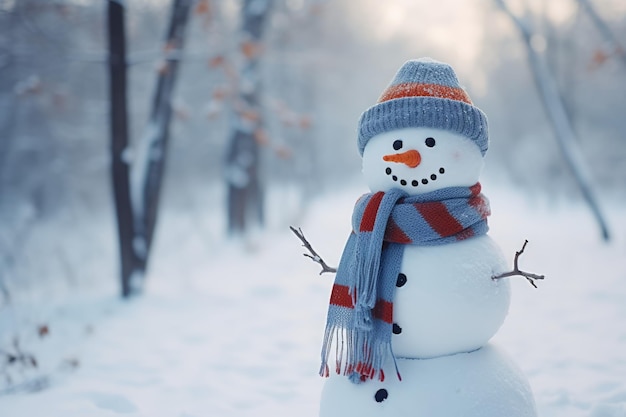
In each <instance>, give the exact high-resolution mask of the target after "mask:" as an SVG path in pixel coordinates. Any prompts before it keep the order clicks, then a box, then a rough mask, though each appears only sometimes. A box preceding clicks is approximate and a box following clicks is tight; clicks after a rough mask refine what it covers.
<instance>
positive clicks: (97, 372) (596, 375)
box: [0, 186, 626, 417]
mask: <svg viewBox="0 0 626 417" xmlns="http://www.w3.org/2000/svg"><path fill="white" fill-rule="evenodd" d="M484 190H485V193H486V194H487V195H488V196H489V197H490V199H491V203H492V210H493V213H494V215H493V216H492V218H491V221H490V225H491V232H490V233H491V235H492V236H493V237H494V239H495V240H496V241H497V242H498V243H500V245H501V247H502V249H503V251H504V252H505V254H506V255H507V257H508V258H509V259H510V260H511V262H512V259H513V255H514V252H515V250H518V249H519V248H520V246H521V244H522V243H523V241H524V239H528V240H529V241H530V243H529V245H528V247H527V250H526V253H525V254H524V255H523V256H522V257H521V259H520V266H521V267H522V268H523V269H527V270H530V271H532V272H538V273H543V274H545V275H546V276H547V279H546V280H545V281H544V282H541V283H539V288H538V289H533V288H532V287H531V286H530V285H528V284H527V283H526V282H525V280H524V279H522V278H513V280H514V282H513V303H512V306H511V310H510V313H509V316H508V318H507V320H506V322H505V324H504V326H503V327H502V329H501V330H500V332H499V333H498V334H497V335H496V336H495V337H494V340H493V342H494V343H496V344H498V345H499V346H500V347H502V348H503V349H505V350H506V351H507V352H508V353H509V354H510V356H511V357H512V358H513V359H515V361H516V362H517V363H518V365H519V366H520V367H521V368H522V369H523V370H524V372H525V373H526V375H527V376H528V378H529V381H530V384H531V386H532V388H533V391H534V393H535V397H536V401H537V405H538V410H539V413H540V416H543V417H566V416H567V417H583V416H585V417H625V416H626V302H625V300H626V268H625V264H624V260H625V259H626V257H625V255H626V253H625V252H626V216H625V215H624V212H623V209H621V208H620V207H619V205H618V204H614V205H612V206H610V207H608V210H607V211H608V212H609V219H610V223H611V226H612V228H613V231H614V235H615V236H614V240H613V242H612V243H610V244H606V243H603V242H601V241H600V239H599V237H598V235H599V234H598V233H597V231H596V229H595V225H594V223H593V221H592V219H591V217H590V215H589V213H588V211H587V210H586V209H585V208H584V207H582V206H571V205H566V204H559V203H547V202H545V201H543V202H539V203H537V202H535V203H531V202H530V201H529V200H528V199H526V198H525V197H524V196H521V195H517V194H514V193H512V192H511V191H508V190H507V191H505V190H504V188H500V187H495V186H494V187H489V186H485V187H484ZM361 192H363V189H360V188H358V187H352V188H350V189H347V190H342V191H341V192H339V191H337V192H335V193H333V194H329V195H327V196H325V197H323V198H320V199H318V200H316V201H314V202H313V203H312V205H311V207H310V209H309V210H308V211H307V215H306V219H304V220H303V221H302V222H299V221H297V219H291V220H290V221H289V223H292V224H294V225H301V226H302V228H303V230H304V231H305V234H306V235H307V237H308V238H309V240H310V241H311V242H312V243H313V244H314V246H315V247H316V248H317V249H318V251H319V252H320V253H321V254H322V256H324V257H325V258H326V261H327V262H328V263H329V264H335V265H336V264H337V261H338V259H339V256H340V254H341V250H342V247H343V244H344V241H345V239H346V237H347V234H348V232H349V227H350V222H349V219H350V215H351V210H352V205H353V203H354V201H355V200H356V198H357V197H358V196H359V195H360V194H361ZM208 217H210V215H207V218H208ZM286 217H289V216H282V218H281V219H278V220H275V221H274V223H273V226H272V228H271V229H272V230H271V231H269V232H266V233H264V234H263V235H259V236H257V237H256V239H255V241H254V242H248V243H247V244H245V245H244V244H242V242H230V243H228V244H226V245H223V244H221V243H219V241H218V240H217V239H216V238H215V236H212V237H211V236H209V235H211V233H214V234H215V230H214V228H212V227H213V226H212V225H213V224H214V220H211V219H209V220H206V222H201V224H199V223H198V221H197V217H196V216H189V214H188V212H185V211H180V212H179V211H176V210H173V211H168V212H166V213H164V215H163V217H162V223H161V225H160V229H159V231H158V233H159V239H158V242H157V246H156V247H155V254H154V262H153V264H152V273H151V276H150V278H149V285H148V289H147V292H146V294H145V295H144V296H142V297H140V298H137V299H135V300H132V301H131V302H123V301H120V300H118V299H117V294H116V291H117V289H116V288H113V287H112V286H111V287H110V288H109V287H108V288H107V289H106V291H104V292H103V291H100V292H99V293H98V295H93V294H92V295H85V296H81V297H74V298H72V299H71V300H70V301H64V302H63V303H60V304H56V305H52V304H50V305H47V304H41V303H38V304H37V305H29V304H27V303H26V304H19V305H15V306H13V307H12V308H11V309H10V310H8V311H4V312H3V313H4V317H0V348H2V347H6V344H7V337H8V335H9V333H10V332H12V331H15V329H16V328H19V329H20V335H21V341H22V346H23V349H24V350H25V351H30V352H33V353H35V355H36V356H37V358H38V361H39V363H40V369H39V370H38V371H37V372H36V373H35V372H33V371H31V370H25V371H24V372H23V375H21V377H22V378H23V379H28V378H33V377H37V376H38V377H41V376H43V377H48V378H47V379H41V381H42V383H45V384H47V388H46V389H43V390H41V391H39V392H36V393H31V394H26V393H13V394H9V395H1V396H0V416H2V417H22V416H24V417H26V416H29V417H30V416H46V417H61V416H63V417H68V416H70V417H71V416H94V417H105V416H107V417H110V416H115V415H118V414H122V415H125V416H150V417H158V416H164V417H165V416H168V417H172V416H174V417H199V416H220V417H230V416H233V417H239V416H270V415H272V416H286V415H298V416H304V417H309V416H310V417H312V416H316V415H317V412H318V408H319V406H318V401H319V396H320V392H321V388H322V384H323V379H322V378H320V377H318V376H317V369H318V365H319V348H320V345H321V338H322V334H323V329H324V322H325V315H326V308H327V300H328V293H329V289H330V287H331V285H332V279H333V277H332V276H331V275H325V276H321V277H320V276H318V275H317V272H318V268H317V266H316V265H315V264H313V263H312V262H310V261H308V260H307V259H305V258H303V257H302V256H301V253H302V248H301V247H300V245H299V242H298V241H297V240H296V238H295V237H294V236H293V235H291V233H290V232H289V231H288V230H287V228H286V226H287V224H285V222H286V221H287V220H286V219H285V218H286ZM278 226H280V227H278ZM165 236H167V238H164V237H165ZM207 236H208V237H210V238H209V239H207ZM244 247H245V249H244ZM42 323H46V324H47V325H48V326H49V330H50V331H49V334H48V335H47V336H46V337H44V338H39V337H38V336H36V332H35V328H36V326H37V325H40V324H42ZM29 326H30V327H29ZM24 329H29V331H30V333H29V332H28V331H26V330H24ZM7 330H8V331H7Z"/></svg>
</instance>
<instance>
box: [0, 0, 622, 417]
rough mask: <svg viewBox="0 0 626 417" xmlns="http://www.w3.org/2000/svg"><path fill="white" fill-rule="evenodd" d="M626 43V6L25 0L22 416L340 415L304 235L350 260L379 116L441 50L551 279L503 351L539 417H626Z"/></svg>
mask: <svg viewBox="0 0 626 417" xmlns="http://www.w3.org/2000/svg"><path fill="white" fill-rule="evenodd" d="M625 48H626V3H625V2H624V1H623V0H556V1H547V0H543V1H542V0H508V1H507V0H494V1H488V0H470V1H464V2H456V1H450V0H445V1H439V2H437V3H436V4H433V3H432V2H426V1H422V0H420V1H410V0H393V1H386V2H380V1H376V0H360V1H349V0H334V1H327V0H133V1H124V0H109V1H101V2H95V1H85V0H0V415H1V416H3V417H18V416H27V415H28V416H30V415H44V414H42V413H44V410H45V411H46V413H45V415H48V416H52V417H55V416H57V415H58V416H61V415H63V416H68V415H72V416H73V415H76V416H79V415H92V416H105V415H113V414H112V413H125V414H127V415H136V416H161V415H162V416H166V415H167V416H172V415H175V416H181V417H182V416H187V417H190V416H201V415H219V416H246V415H251V416H252V415H255V416H259V415H270V413H271V414H274V415H287V413H290V414H295V415H302V416H314V415H317V408H318V407H319V405H318V402H319V393H320V390H321V386H322V384H323V379H322V378H319V377H318V375H317V367H318V363H317V361H318V359H319V350H318V349H319V346H320V342H321V337H322V333H323V323H324V318H325V314H326V308H327V306H328V292H329V288H330V285H332V278H329V277H327V276H326V275H324V276H322V277H319V276H318V272H319V270H318V269H317V268H316V265H315V263H313V262H311V261H310V260H308V259H306V258H304V257H302V249H303V248H302V247H301V246H300V244H301V242H300V241H298V239H297V238H296V237H294V235H293V234H292V233H291V232H290V230H289V226H295V227H300V226H301V227H302V229H303V230H304V232H305V234H306V236H307V238H309V239H310V240H311V242H313V243H314V245H315V249H317V250H318V251H319V252H320V253H321V254H322V255H324V256H325V260H326V261H328V263H329V264H333V265H336V264H337V263H338V262H339V257H340V255H341V250H342V247H343V244H344V243H345V238H346V237H347V236H348V233H349V232H350V213H351V210H352V206H353V204H354V201H356V199H357V198H358V196H359V195H361V194H363V193H365V192H367V187H366V185H365V183H364V181H363V179H362V176H361V157H360V155H359V152H358V150H357V146H356V128H357V121H358V119H359V116H360V114H361V113H362V112H363V111H365V110H366V109H367V108H369V107H370V106H372V105H373V104H374V103H376V100H377V98H378V96H379V95H380V93H381V91H383V89H384V88H385V87H386V86H387V85H388V83H389V81H390V79H391V78H392V76H393V75H394V73H395V72H396V70H397V69H398V68H399V67H400V66H401V65H402V63H404V62H405V61H407V60H409V59H414V58H419V57H432V58H433V59H436V60H438V61H443V62H446V63H449V64H450V65H451V66H452V67H454V69H455V70H456V73H457V75H458V78H459V80H460V81H461V84H462V85H463V88H464V89H465V90H467V92H468V93H469V94H470V95H471V97H472V100H473V102H474V104H475V105H476V106H478V107H479V108H480V109H482V110H483V111H484V112H485V113H486V114H487V116H488V119H489V137H490V143H489V151H488V153H487V155H486V157H485V168H484V171H483V173H482V176H481V183H482V184H483V190H484V192H485V194H486V195H487V196H488V197H489V199H490V201H491V205H492V211H493V215H492V218H491V219H490V227H491V232H490V233H491V235H492V236H493V237H494V239H495V240H496V241H498V242H499V244H500V245H501V246H502V249H503V251H504V253H505V255H506V256H507V259H512V257H513V254H514V253H515V251H516V250H518V249H519V247H520V246H521V244H522V243H523V242H524V240H525V239H528V240H529V242H530V243H529V245H528V248H527V251H526V252H527V253H526V254H525V255H524V258H523V262H525V263H526V265H527V266H528V267H529V268H531V269H534V270H537V271H539V272H541V273H544V274H545V275H546V281H545V282H541V283H539V284H538V285H537V286H538V288H537V289H535V288H532V287H530V286H529V285H528V284H527V283H526V282H523V281H524V280H522V279H520V280H519V281H517V280H516V279H512V284H513V285H512V288H513V293H514V294H513V299H514V301H513V304H512V307H511V310H510V312H509V318H507V322H506V324H505V325H504V327H503V328H502V330H501V331H500V332H499V333H498V335H497V336H496V338H495V342H496V343H498V344H500V345H504V346H506V348H507V350H508V351H509V353H511V355H512V356H514V357H515V358H516V361H517V362H518V364H519V366H520V367H521V368H522V370H523V371H524V372H525V373H526V374H527V376H528V377H529V381H530V385H531V387H532V388H533V391H534V394H535V398H536V401H537V409H538V411H539V415H541V416H556V417H560V416H569V417H571V416H573V417H578V416H581V417H582V416H589V417H624V416H626V382H625V381H624V378H623V376H624V375H625V374H626V355H625V354H624V353H623V352H624V351H626V330H625V329H624V324H623V323H624V320H625V319H626V307H624V303H623V300H624V297H625V296H626V285H625V284H624V282H625V281H624V278H626V268H625V267H624V262H623V260H624V257H625V256H626V215H625V214H626V212H625V211H624V209H623V205H624V204H626V187H625V185H626V137H625V133H624V132H626V118H625V117H624V113H625V111H626V49H625ZM250 339H255V340H250ZM574 381H576V382H574Z"/></svg>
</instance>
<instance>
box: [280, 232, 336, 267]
mask: <svg viewBox="0 0 626 417" xmlns="http://www.w3.org/2000/svg"><path fill="white" fill-rule="evenodd" d="M289 228H290V229H291V231H292V232H293V233H294V234H295V235H296V236H298V239H300V240H301V241H302V246H304V247H305V248H306V249H307V250H308V251H309V252H310V254H308V253H303V254H302V255H303V256H306V257H307V258H311V259H312V260H313V262H316V263H318V264H320V265H321V267H322V270H321V271H320V275H322V274H323V273H324V272H337V268H333V267H331V266H328V265H327V264H326V262H324V260H323V259H322V257H321V256H319V255H318V254H317V252H315V249H313V247H312V246H311V244H310V243H309V241H308V240H306V238H305V237H304V233H302V229H300V228H298V229H296V228H295V227H293V226H289Z"/></svg>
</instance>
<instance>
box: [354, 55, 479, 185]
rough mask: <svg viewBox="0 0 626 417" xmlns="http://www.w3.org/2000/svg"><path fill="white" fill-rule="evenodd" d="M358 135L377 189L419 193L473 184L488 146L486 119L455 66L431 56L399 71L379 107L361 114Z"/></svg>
mask: <svg viewBox="0 0 626 417" xmlns="http://www.w3.org/2000/svg"><path fill="white" fill-rule="evenodd" d="M358 133H359V136H358V146H359V152H360V153H361V155H362V156H363V173H364V175H365V177H366V180H367V182H368V185H369V186H370V188H371V189H372V191H384V190H387V189H389V188H394V187H399V188H403V189H404V190H405V191H406V192H408V193H409V194H419V193H423V192H427V191H432V190H435V189H438V188H444V187H450V186H457V185H459V186H460V185H473V184H475V183H476V182H477V180H478V175H479V173H480V170H481V168H482V157H483V156H484V155H485V153H486V152H487V147H488V127H487V117H486V116H485V114H484V113H483V112H482V111H481V110H480V109H479V108H478V107H476V106H474V105H473V103H472V101H471V100H470V98H469V96H468V95H467V93H466V92H465V90H463V88H461V86H460V85H459V81H458V79H457V77H456V74H455V73H454V70H453V69H452V67H450V66H449V65H447V64H444V63H441V62H437V61H434V60H432V59H430V58H421V59H416V60H411V61H408V62H406V63H405V64H404V65H403V66H402V67H401V68H400V70H399V71H398V72H397V74H396V75H395V77H394V79H393V81H392V82H391V84H390V85H389V86H388V87H387V88H386V89H385V91H384V92H383V94H382V95H381V97H380V98H379V99H378V103H377V104H375V105H374V106H372V107H370V108H369V109H367V110H366V111H365V112H364V113H363V114H362V115H361V119H360V120H359V131H358ZM442 170H443V172H442ZM381 173H382V175H381ZM394 178H395V179H394ZM405 183H406V184H405ZM415 184H417V185H415Z"/></svg>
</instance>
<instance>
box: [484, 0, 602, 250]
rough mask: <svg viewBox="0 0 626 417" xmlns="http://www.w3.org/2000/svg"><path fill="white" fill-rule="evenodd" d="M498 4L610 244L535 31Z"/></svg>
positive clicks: (561, 101) (564, 154) (572, 130)
mask: <svg viewBox="0 0 626 417" xmlns="http://www.w3.org/2000/svg"><path fill="white" fill-rule="evenodd" d="M495 1H496V3H497V4H498V5H499V6H500V8H501V9H502V10H503V11H504V12H505V13H506V14H507V15H508V16H509V17H510V18H511V20H512V21H513V23H514V24H515V26H516V28H517V29H518V31H519V32H520V35H521V36H522V39H523V40H524V44H525V46H526V52H527V56H528V62H529V63H530V67H531V70H532V74H533V77H534V79H535V84H536V86H537V90H538V92H539V94H540V96H541V99H542V101H543V104H544V107H545V110H546V112H547V113H548V117H549V118H550V120H551V122H552V128H553V129H554V133H555V135H556V138H557V142H558V144H559V148H560V150H561V153H562V154H563V157H564V158H565V161H566V162H567V164H568V166H569V168H570V169H571V171H572V174H573V176H574V179H575V181H576V183H577V184H578V187H579V188H580V191H581V192H582V195H583V197H584V199H585V201H586V202H587V204H588V205H589V207H590V209H591V211H592V213H593V215H594V216H595V218H596V221H597V222H598V225H599V227H600V231H601V234H602V237H603V238H604V239H605V240H608V239H609V229H608V226H607V222H606V220H605V218H604V215H603V214H602V211H601V210H600V206H599V204H598V200H597V197H596V195H595V192H594V190H593V187H592V186H591V175H590V174H589V172H588V171H587V167H586V164H585V161H584V158H583V155H582V152H581V150H580V148H579V146H578V143H577V140H576V134H575V132H574V128H573V127H572V124H571V122H570V120H569V117H568V115H567V112H566V110H565V106H564V104H563V100H562V98H561V95H560V93H559V90H558V87H557V85H556V83H555V81H554V78H553V76H552V73H551V72H550V69H549V68H548V66H547V65H546V63H545V62H544V61H543V60H542V58H541V56H540V55H539V53H538V52H537V51H536V50H535V48H534V47H533V43H532V38H533V29H532V28H531V26H530V24H529V23H528V22H526V21H524V20H522V19H521V18H519V17H518V16H516V15H515V14H514V13H513V12H512V11H511V9H510V8H509V7H508V5H507V4H506V2H505V1H504V0H495Z"/></svg>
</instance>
